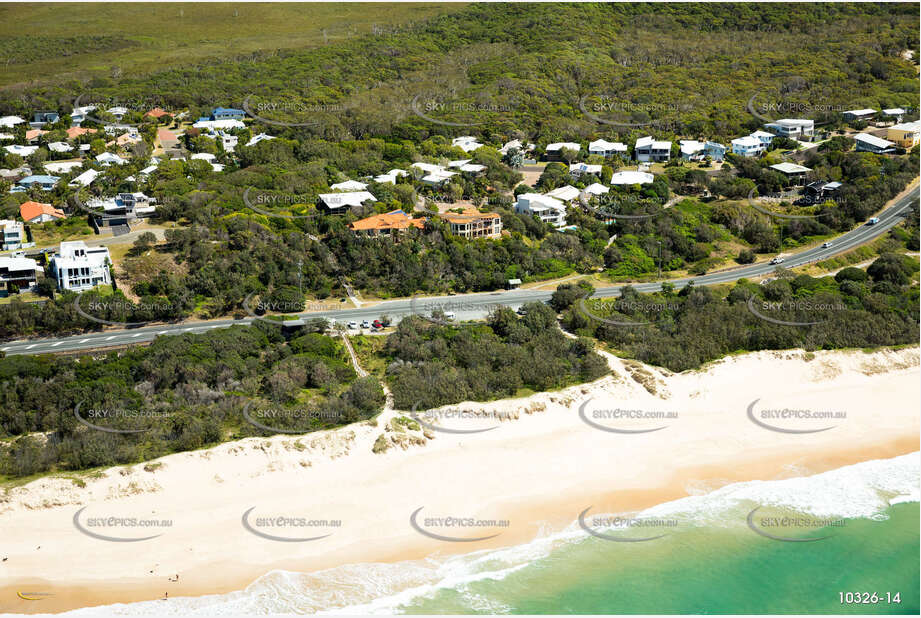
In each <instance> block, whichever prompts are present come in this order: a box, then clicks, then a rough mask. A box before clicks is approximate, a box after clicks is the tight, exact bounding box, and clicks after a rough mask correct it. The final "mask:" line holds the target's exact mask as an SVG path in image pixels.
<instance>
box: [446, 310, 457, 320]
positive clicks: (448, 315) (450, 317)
mask: <svg viewBox="0 0 921 618" xmlns="http://www.w3.org/2000/svg"><path fill="white" fill-rule="evenodd" d="M455 317H457V316H455V315H454V312H453V311H445V319H446V320H453V319H454V318H455Z"/></svg>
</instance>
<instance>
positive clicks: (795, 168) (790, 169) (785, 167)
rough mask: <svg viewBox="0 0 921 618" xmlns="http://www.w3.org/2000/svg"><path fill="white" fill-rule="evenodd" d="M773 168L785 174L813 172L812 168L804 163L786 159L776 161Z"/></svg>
mask: <svg viewBox="0 0 921 618" xmlns="http://www.w3.org/2000/svg"><path fill="white" fill-rule="evenodd" d="M771 169H772V170H777V171H778V172H782V173H784V174H804V173H806V172H811V171H812V170H811V169H809V168H808V167H804V166H802V165H797V164H796V163H790V162H789V161H784V162H783V163H775V164H774V165H772V166H771Z"/></svg>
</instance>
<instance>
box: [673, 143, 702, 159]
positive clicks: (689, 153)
mask: <svg viewBox="0 0 921 618" xmlns="http://www.w3.org/2000/svg"><path fill="white" fill-rule="evenodd" d="M678 143H679V144H680V146H681V158H682V159H684V160H685V161H690V160H691V159H701V158H703V156H704V148H705V147H706V144H705V143H704V142H699V141H697V140H696V139H683V140H680V141H679V142H678Z"/></svg>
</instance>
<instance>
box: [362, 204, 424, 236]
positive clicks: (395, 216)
mask: <svg viewBox="0 0 921 618" xmlns="http://www.w3.org/2000/svg"><path fill="white" fill-rule="evenodd" d="M424 227H425V219H423V218H421V217H420V218H418V219H413V218H412V217H410V216H409V215H407V214H406V213H405V212H403V211H402V210H391V211H390V212H388V213H385V214H382V215H372V216H370V217H366V218H364V219H359V220H358V221H353V222H352V223H349V229H350V230H351V231H352V232H353V233H355V234H363V235H365V236H374V237H379V236H395V235H397V234H399V233H401V232H405V231H406V230H408V229H410V228H416V229H419V230H421V229H423V228H424Z"/></svg>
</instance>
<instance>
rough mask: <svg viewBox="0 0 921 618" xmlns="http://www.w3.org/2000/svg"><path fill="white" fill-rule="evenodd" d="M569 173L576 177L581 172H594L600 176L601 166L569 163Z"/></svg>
mask: <svg viewBox="0 0 921 618" xmlns="http://www.w3.org/2000/svg"><path fill="white" fill-rule="evenodd" d="M569 174H570V175H571V176H572V177H573V178H578V177H579V176H581V175H582V174H595V175H596V176H600V175H601V166H600V165H590V164H588V163H571V164H570V165H569Z"/></svg>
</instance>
